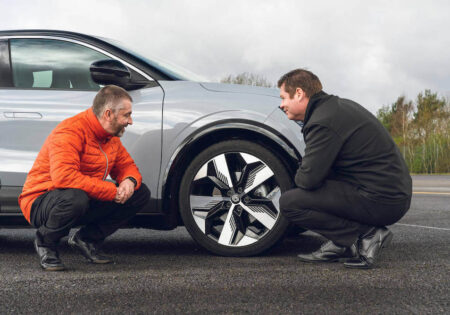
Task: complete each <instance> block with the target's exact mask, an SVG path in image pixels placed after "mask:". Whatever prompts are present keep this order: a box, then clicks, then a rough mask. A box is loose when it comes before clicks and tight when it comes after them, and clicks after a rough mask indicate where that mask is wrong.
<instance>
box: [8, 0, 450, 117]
mask: <svg viewBox="0 0 450 315" xmlns="http://www.w3.org/2000/svg"><path fill="white" fill-rule="evenodd" d="M0 12H1V13H2V18H1V19H0V30H11V29H60V30H67V31H75V32H81V33H86V34H90V35H96V36H102V37H107V38H112V39H115V40H118V41H120V42H122V43H124V44H125V45H126V46H128V47H130V48H132V49H134V50H136V51H139V52H141V53H142V54H143V55H146V56H149V57H151V56H157V57H160V58H163V59H165V60H167V61H170V62H172V63H175V64H177V65H180V66H182V67H184V68H186V69H189V70H191V71H193V72H195V73H197V74H199V75H201V76H203V77H205V78H207V79H208V80H210V81H220V80H221V79H223V78H225V77H226V76H228V75H237V74H239V73H242V72H249V73H253V74H257V75H260V76H263V77H265V78H266V79H267V80H268V81H270V82H272V83H274V84H276V82H277V80H278V79H279V78H280V77H281V76H282V75H283V74H284V73H286V72H288V71H290V70H292V69H296V68H306V69H308V70H310V71H312V72H314V73H315V74H316V75H317V76H318V77H319V78H320V80H321V81H322V85H323V87H324V91H325V92H327V93H329V94H334V95H338V96H341V97H344V98H349V99H352V100H354V101H356V102H358V103H360V104H361V105H363V106H364V107H366V108H367V109H369V110H370V111H371V112H373V113H376V111H377V110H378V109H379V108H381V107H382V106H383V105H390V104H392V103H394V102H395V100H396V99H397V97H399V96H401V95H405V96H406V97H407V99H409V100H415V99H416V97H417V94H419V93H420V92H423V91H424V90H425V89H431V90H432V91H433V92H437V93H438V94H439V95H440V96H441V97H447V98H450V35H449V30H450V18H449V14H450V1H448V0H429V1H425V0H422V1H417V0H409V1H406V0H398V1H395V0H390V1H376V0H373V1H370V2H369V1H356V0H347V1H332V0H329V1H319V0H316V1H304V0H296V1H294V0H271V1H267V0H240V1H238V0H222V1H219V0H188V1H184V0H163V1H161V0H127V1H122V0H77V1H63V0H60V1H55V0H53V1H52V0H28V1H27V0H0Z"/></svg>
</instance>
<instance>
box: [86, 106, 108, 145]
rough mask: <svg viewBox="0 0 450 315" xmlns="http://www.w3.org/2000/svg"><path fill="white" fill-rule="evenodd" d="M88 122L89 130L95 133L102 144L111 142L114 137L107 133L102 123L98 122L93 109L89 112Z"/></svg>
mask: <svg viewBox="0 0 450 315" xmlns="http://www.w3.org/2000/svg"><path fill="white" fill-rule="evenodd" d="M87 121H88V125H89V128H90V129H91V130H92V132H93V133H94V135H95V137H96V138H97V139H98V140H99V141H101V142H103V143H104V142H107V141H108V140H110V139H111V138H112V137H113V135H112V134H110V133H109V132H107V131H106V130H105V129H104V128H103V127H102V125H101V124H100V122H99V121H98V118H97V116H96V115H95V114H94V111H93V110H92V107H91V108H89V109H88V110H87Z"/></svg>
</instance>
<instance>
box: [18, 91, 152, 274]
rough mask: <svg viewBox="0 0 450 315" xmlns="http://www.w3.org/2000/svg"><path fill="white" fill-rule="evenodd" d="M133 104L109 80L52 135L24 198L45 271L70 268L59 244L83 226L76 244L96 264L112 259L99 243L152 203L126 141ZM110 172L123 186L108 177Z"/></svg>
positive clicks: (72, 241)
mask: <svg viewBox="0 0 450 315" xmlns="http://www.w3.org/2000/svg"><path fill="white" fill-rule="evenodd" d="M131 102H132V98H131V96H130V95H129V94H128V93H127V92H126V91H125V90H124V89H122V88H120V87H118V86H114V85H108V86H105V87H104V88H102V89H101V90H100V91H99V92H98V94H97V95H96V97H95V99H94V103H93V105H92V107H91V108H89V109H88V110H86V111H84V112H81V113H79V114H78V115H75V116H73V117H71V118H68V119H66V120H64V121H63V122H61V123H60V124H59V125H58V126H56V128H55V129H54V130H53V131H52V132H51V133H50V135H49V136H48V137H47V139H46V140H45V143H44V145H43V146H42V148H41V151H40V152H39V154H38V156H37V158H36V161H35V162H34V164H33V167H32V168H31V170H30V172H29V173H28V177H27V180H26V182H25V185H24V187H23V191H22V194H21V195H20V196H19V204H20V208H21V209H22V212H23V214H24V216H25V218H26V219H27V220H28V222H30V224H32V225H33V226H34V227H36V228H37V232H36V239H35V241H34V245H35V249H36V251H37V253H38V255H39V258H40V265H41V267H42V268H43V269H45V270H53V271H56V270H64V269H65V267H64V265H63V263H62V262H61V260H60V258H59V254H58V250H57V246H58V243H59V240H60V239H61V238H62V237H64V236H66V235H68V234H69V232H70V229H71V228H72V227H74V226H77V225H82V227H81V229H80V230H79V231H78V232H76V233H75V234H74V235H73V236H72V237H70V238H69V241H68V242H69V244H70V245H71V246H72V247H73V248H75V249H77V250H78V251H80V252H81V254H82V255H83V256H85V257H86V258H87V259H88V260H89V261H90V262H92V263H98V264H105V263H109V262H111V260H110V259H108V258H106V257H104V256H103V255H101V254H100V253H99V252H98V245H99V244H100V243H101V242H102V241H103V240H104V239H105V238H106V237H107V236H109V235H111V234H112V233H114V232H115V231H116V230H117V229H118V228H119V227H120V226H122V225H123V224H125V223H126V222H127V221H128V220H129V219H131V218H132V217H133V216H135V214H136V213H137V212H138V211H140V210H141V209H142V208H143V207H145V205H146V204H147V203H148V200H149V199H150V191H149V190H148V188H147V186H146V185H145V184H143V183H142V176H141V174H140V173H139V170H138V168H137V166H136V165H135V163H134V161H133V159H132V158H131V157H130V155H129V153H128V152H127V150H126V149H125V147H124V146H123V145H122V143H121V141H120V139H119V137H121V136H122V135H123V133H124V132H125V128H126V127H127V126H128V125H131V124H132V123H133V120H132V118H131V107H132V105H131ZM108 175H110V176H111V178H112V179H114V180H115V181H116V183H117V184H118V185H116V184H114V183H112V182H110V181H106V178H107V176H108Z"/></svg>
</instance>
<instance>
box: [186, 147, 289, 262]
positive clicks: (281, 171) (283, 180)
mask: <svg viewBox="0 0 450 315" xmlns="http://www.w3.org/2000/svg"><path fill="white" fill-rule="evenodd" d="M231 152H242V153H248V154H251V155H253V156H255V157H257V158H258V159H260V160H261V161H262V162H264V163H265V164H266V165H267V166H268V167H269V168H270V169H271V170H272V171H273V172H274V174H275V178H276V180H277V182H278V184H279V187H280V190H281V192H284V191H286V190H288V189H289V188H290V187H291V186H292V180H291V177H290V176H289V173H288V172H287V170H286V168H285V166H284V165H283V163H282V162H281V161H280V160H279V159H278V158H277V157H276V156H275V155H274V154H273V153H271V152H270V151H269V150H268V149H266V148H264V147H263V146H261V145H260V144H257V143H253V142H250V141H246V140H229V141H223V142H219V143H216V144H214V145H212V146H210V147H208V148H206V149H205V150H204V151H202V152H200V154H198V155H197V157H195V158H194V159H193V160H192V162H191V163H190V164H189V166H188V167H187V169H186V172H185V174H184V175H183V178H182V180H181V186H180V194H179V206H180V214H181V217H182V219H183V222H184V225H185V227H186V229H187V230H188V232H189V233H190V234H191V236H192V237H193V238H194V240H195V241H196V242H197V243H199V245H201V246H202V247H204V248H206V249H207V250H209V251H211V252H213V253H215V254H219V255H224V256H252V255H257V254H260V253H262V252H264V251H266V250H268V249H269V248H271V247H272V246H273V245H274V244H275V243H276V242H277V241H279V240H280V239H281V237H282V236H283V235H284V233H285V231H286V229H287V226H288V221H287V220H286V219H285V218H284V217H283V216H282V215H281V214H279V217H278V219H277V222H276V223H275V225H274V227H273V228H272V229H271V230H270V231H269V232H268V233H267V234H266V235H264V236H263V238H262V239H260V240H259V241H257V242H256V243H253V244H251V245H247V246H239V247H231V246H225V245H221V244H219V243H217V242H216V241H215V240H213V239H211V238H210V237H209V236H207V235H206V234H204V233H203V232H202V231H201V230H200V228H199V227H198V226H197V223H196V222H195V220H194V217H193V214H192V211H191V206H190V193H191V184H192V181H193V179H194V176H195V175H196V174H197V172H198V171H199V169H200V168H201V167H202V166H203V165H204V164H205V163H206V162H208V161H209V160H211V159H212V158H214V157H215V156H217V155H220V154H223V153H231Z"/></svg>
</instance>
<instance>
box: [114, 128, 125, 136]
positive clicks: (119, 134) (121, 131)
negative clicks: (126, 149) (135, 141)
mask: <svg viewBox="0 0 450 315" xmlns="http://www.w3.org/2000/svg"><path fill="white" fill-rule="evenodd" d="M124 133H125V127H121V128H120V130H118V131H117V132H116V133H115V134H114V135H115V136H116V137H119V138H120V137H122V136H123V134H124Z"/></svg>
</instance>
